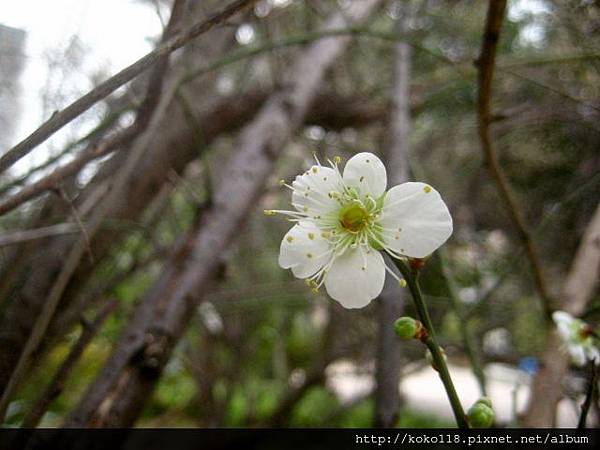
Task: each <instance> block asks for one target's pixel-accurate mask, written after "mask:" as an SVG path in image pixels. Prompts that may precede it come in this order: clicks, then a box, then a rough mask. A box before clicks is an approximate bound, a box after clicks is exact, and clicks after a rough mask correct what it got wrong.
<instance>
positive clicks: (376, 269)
mask: <svg viewBox="0 0 600 450" xmlns="http://www.w3.org/2000/svg"><path fill="white" fill-rule="evenodd" d="M384 280H385V266H384V263H383V257H382V256H381V253H379V252H378V251H376V250H373V249H370V248H366V247H363V248H362V249H361V248H356V249H348V250H347V251H346V252H344V254H343V255H341V256H339V257H337V258H336V259H335V261H334V262H333V264H332V265H331V268H330V269H329V271H328V272H327V275H326V276H325V288H326V289H327V293H328V294H329V296H330V297H331V298H333V299H334V300H337V301H338V302H340V303H341V304H342V306H343V307H344V308H362V307H363V306H366V305H368V304H369V302H370V301H371V300H372V299H374V298H375V297H377V296H378V295H379V294H380V293H381V290H382V289H383V282H384Z"/></svg>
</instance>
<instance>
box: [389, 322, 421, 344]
mask: <svg viewBox="0 0 600 450" xmlns="http://www.w3.org/2000/svg"><path fill="white" fill-rule="evenodd" d="M421 326H422V325H421V323H420V322H418V321H416V320H415V319H413V318H412V317H400V318H399V319H398V320H396V321H395V322H394V331H395V332H396V335H397V336H398V337H399V338H400V339H412V338H414V337H415V336H416V335H417V332H418V331H419V328H421Z"/></svg>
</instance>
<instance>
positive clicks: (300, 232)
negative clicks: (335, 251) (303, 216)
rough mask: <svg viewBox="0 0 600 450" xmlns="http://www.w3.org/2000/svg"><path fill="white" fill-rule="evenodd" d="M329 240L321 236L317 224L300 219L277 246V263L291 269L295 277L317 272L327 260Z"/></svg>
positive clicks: (303, 276) (307, 275)
mask: <svg viewBox="0 0 600 450" xmlns="http://www.w3.org/2000/svg"><path fill="white" fill-rule="evenodd" d="M330 255H331V249H330V245H329V242H328V241H327V240H325V239H324V238H323V237H322V236H321V231H320V230H319V229H318V228H317V226H316V225H315V224H314V223H312V222H310V221H308V220H302V221H300V222H299V223H298V224H297V225H294V226H293V227H292V229H291V230H290V231H288V232H287V234H286V235H285V236H284V237H283V240H282V241H281V245H280V247H279V265H280V266H281V267H282V268H284V269H292V272H293V274H294V275H295V276H296V277H297V278H307V277H310V276H312V275H314V274H315V273H317V272H318V271H319V270H320V269H321V268H322V267H323V266H324V265H325V264H326V263H327V261H328V260H329V258H330Z"/></svg>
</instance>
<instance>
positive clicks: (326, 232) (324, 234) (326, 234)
mask: <svg viewBox="0 0 600 450" xmlns="http://www.w3.org/2000/svg"><path fill="white" fill-rule="evenodd" d="M321 237H322V238H323V239H329V238H330V237H331V233H330V232H329V231H323V232H322V233H321Z"/></svg>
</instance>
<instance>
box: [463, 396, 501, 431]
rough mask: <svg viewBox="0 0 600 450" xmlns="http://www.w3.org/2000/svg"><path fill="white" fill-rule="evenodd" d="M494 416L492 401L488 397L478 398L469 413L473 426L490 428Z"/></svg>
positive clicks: (470, 422)
mask: <svg viewBox="0 0 600 450" xmlns="http://www.w3.org/2000/svg"><path fill="white" fill-rule="evenodd" d="M494 416H495V415H494V410H493V409H492V402H491V401H490V399H489V398H487V397H482V398H480V399H479V400H477V401H476V402H475V403H474V404H473V406H471V407H470V408H469V412H468V413H467V417H468V418H469V425H471V427H472V428H490V427H491V426H492V425H493V424H494Z"/></svg>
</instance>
